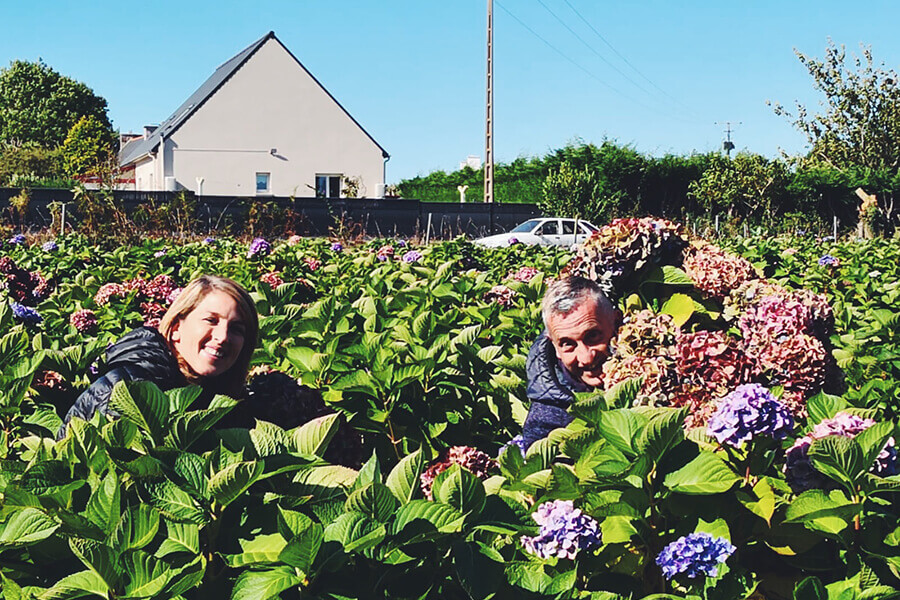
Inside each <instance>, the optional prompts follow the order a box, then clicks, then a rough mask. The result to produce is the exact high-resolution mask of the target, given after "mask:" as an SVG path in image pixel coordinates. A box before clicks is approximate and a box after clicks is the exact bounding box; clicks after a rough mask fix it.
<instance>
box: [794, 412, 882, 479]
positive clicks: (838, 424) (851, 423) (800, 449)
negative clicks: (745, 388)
mask: <svg viewBox="0 0 900 600" xmlns="http://www.w3.org/2000/svg"><path fill="white" fill-rule="evenodd" d="M874 424H875V421H874V420H873V419H864V418H862V417H860V416H858V415H853V414H850V413H848V412H843V411H842V412H839V413H838V414H836V415H835V416H834V417H832V418H830V419H825V420H823V421H822V422H821V423H818V424H816V426H815V427H813V430H812V431H811V432H809V434H807V435H805V436H803V437H801V438H798V439H797V441H796V442H794V445H793V446H791V447H790V448H788V451H787V453H786V455H785V461H784V472H785V475H786V476H787V481H788V483H789V484H790V486H791V489H792V490H794V491H795V492H797V493H800V492H802V491H805V490H810V489H814V488H824V487H825V486H826V485H827V483H828V480H827V478H826V477H825V476H824V475H822V473H820V472H819V471H817V470H816V469H815V467H813V465H812V461H811V460H810V458H809V447H810V445H812V443H813V441H815V440H820V439H822V438H826V437H828V436H830V435H841V436H844V437H848V438H853V437H856V436H857V435H858V434H859V433H860V432H862V431H865V430H866V429H868V428H869V427H871V426H872V425H874ZM872 471H873V472H874V473H875V474H876V475H880V476H882V477H887V476H890V475H897V473H898V465H897V448H896V444H895V442H894V438H888V441H887V443H885V445H884V448H882V449H881V452H879V453H878V456H877V457H876V459H875V464H874V465H872Z"/></svg>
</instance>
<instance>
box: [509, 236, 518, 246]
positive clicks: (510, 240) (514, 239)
mask: <svg viewBox="0 0 900 600" xmlns="http://www.w3.org/2000/svg"><path fill="white" fill-rule="evenodd" d="M507 243H508V244H509V245H510V246H512V245H513V244H518V243H519V238H517V237H511V238H509V240H507Z"/></svg>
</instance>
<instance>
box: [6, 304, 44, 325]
mask: <svg viewBox="0 0 900 600" xmlns="http://www.w3.org/2000/svg"><path fill="white" fill-rule="evenodd" d="M10 308H12V311H13V315H14V316H15V317H16V318H17V319H18V320H20V321H22V322H23V323H31V324H34V323H40V322H41V321H42V320H43V319H42V318H41V315H40V313H38V311H37V310H35V309H33V308H31V307H28V306H25V305H23V304H19V303H18V302H13V303H11V304H10Z"/></svg>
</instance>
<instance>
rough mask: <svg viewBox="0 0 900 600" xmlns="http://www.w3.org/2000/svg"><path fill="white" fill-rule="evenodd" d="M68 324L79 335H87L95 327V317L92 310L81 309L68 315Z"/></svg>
mask: <svg viewBox="0 0 900 600" xmlns="http://www.w3.org/2000/svg"><path fill="white" fill-rule="evenodd" d="M69 324H70V325H72V327H74V328H75V329H76V330H78V332H79V333H89V332H91V331H93V330H94V329H96V327H97V315H95V314H94V311H92V310H88V309H87V308H82V309H81V310H76V311H75V312H73V313H72V314H71V315H69Z"/></svg>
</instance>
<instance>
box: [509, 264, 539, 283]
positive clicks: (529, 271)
mask: <svg viewBox="0 0 900 600" xmlns="http://www.w3.org/2000/svg"><path fill="white" fill-rule="evenodd" d="M539 273H540V271H538V270H537V269H535V268H534V267H521V268H520V269H519V270H518V271H516V272H515V273H512V274H511V275H512V278H513V279H515V280H516V281H519V282H521V283H528V282H529V281H531V280H532V279H534V278H535V277H537V275H538V274H539Z"/></svg>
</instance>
